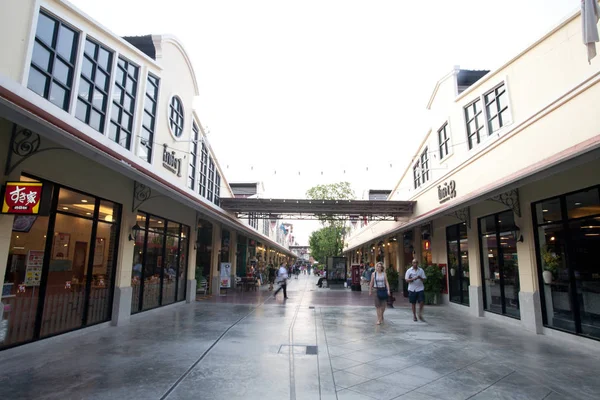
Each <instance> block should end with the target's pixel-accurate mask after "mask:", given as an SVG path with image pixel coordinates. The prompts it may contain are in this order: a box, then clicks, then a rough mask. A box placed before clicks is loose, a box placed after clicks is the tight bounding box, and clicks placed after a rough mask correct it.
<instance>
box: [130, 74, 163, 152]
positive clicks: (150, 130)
mask: <svg viewBox="0 0 600 400" xmlns="http://www.w3.org/2000/svg"><path fill="white" fill-rule="evenodd" d="M151 80H154V81H155V82H156V85H154V83H152V82H151ZM144 83H145V86H144V110H143V111H142V121H141V129H140V133H144V132H146V133H147V134H148V138H145V137H144V136H143V135H139V146H144V147H146V149H147V150H148V157H147V159H145V158H144V157H142V154H140V152H139V147H138V148H137V150H136V153H137V156H138V157H140V158H141V159H142V160H144V159H145V161H147V162H149V163H152V152H153V149H154V134H155V133H156V123H157V121H158V101H159V97H160V78H159V77H158V76H156V75H155V74H153V73H151V72H148V73H147V74H146V80H145V82H144ZM148 85H152V86H154V87H156V97H155V98H154V99H152V98H150V96H148ZM147 101H151V102H152V103H154V114H152V113H150V110H148V109H147V108H146V102H147ZM146 115H147V116H148V117H149V118H150V120H151V122H152V126H151V127H148V126H146V124H145V117H146Z"/></svg>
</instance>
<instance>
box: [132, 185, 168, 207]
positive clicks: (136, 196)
mask: <svg viewBox="0 0 600 400" xmlns="http://www.w3.org/2000/svg"><path fill="white" fill-rule="evenodd" d="M162 196H163V195H162V194H159V195H156V196H152V189H150V188H149V187H148V186H146V185H144V184H142V183H139V182H138V181H134V182H133V201H132V204H131V211H132V212H135V211H137V209H138V208H140V206H141V205H142V204H144V203H145V202H146V201H148V200H150V199H155V198H157V197H162Z"/></svg>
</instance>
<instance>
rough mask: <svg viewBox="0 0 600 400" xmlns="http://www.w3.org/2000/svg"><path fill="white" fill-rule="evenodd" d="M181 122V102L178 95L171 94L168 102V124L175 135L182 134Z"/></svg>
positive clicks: (182, 116) (182, 115) (182, 117)
mask: <svg viewBox="0 0 600 400" xmlns="http://www.w3.org/2000/svg"><path fill="white" fill-rule="evenodd" d="M183 122H184V114H183V103H182V102H181V99H180V98H179V97H178V96H173V97H172V98H171V103H170V104H169V126H170V127H171V132H173V135H174V136H175V137H180V136H181V135H182V134H183Z"/></svg>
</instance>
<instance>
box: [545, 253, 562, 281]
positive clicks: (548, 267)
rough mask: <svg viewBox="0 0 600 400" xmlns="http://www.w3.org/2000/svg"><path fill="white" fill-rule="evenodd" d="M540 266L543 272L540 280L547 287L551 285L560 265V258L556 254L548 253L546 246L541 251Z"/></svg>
mask: <svg viewBox="0 0 600 400" xmlns="http://www.w3.org/2000/svg"><path fill="white" fill-rule="evenodd" d="M542 264H543V268H544V271H543V272H542V278H543V279H544V283H545V284H546V285H549V284H551V283H552V279H554V276H555V275H556V273H557V272H558V266H559V265H560V257H559V256H558V254H556V253H553V252H551V251H550V249H549V248H548V246H546V247H544V248H543V249H542Z"/></svg>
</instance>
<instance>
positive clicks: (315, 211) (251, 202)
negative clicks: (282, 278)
mask: <svg viewBox="0 0 600 400" xmlns="http://www.w3.org/2000/svg"><path fill="white" fill-rule="evenodd" d="M414 205H415V202H414V201H387V200H305V199H248V198H221V207H222V208H223V209H225V210H227V211H230V212H233V213H236V214H237V217H238V218H254V219H300V220H306V219H308V220H311V219H312V220H314V219H319V217H327V218H331V219H335V220H342V221H343V220H359V219H360V218H368V219H369V220H370V221H397V220H398V219H399V218H403V217H404V218H406V217H410V216H411V215H412V212H413V207H414Z"/></svg>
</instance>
